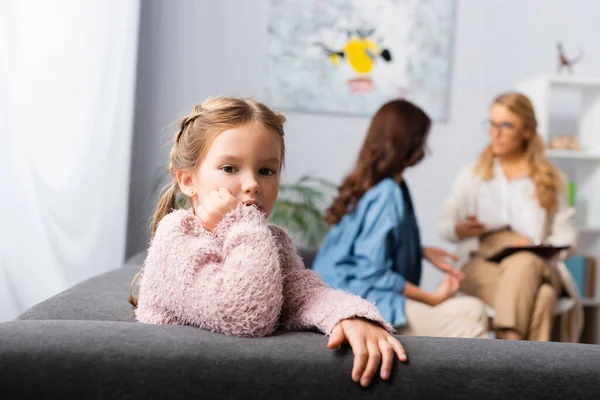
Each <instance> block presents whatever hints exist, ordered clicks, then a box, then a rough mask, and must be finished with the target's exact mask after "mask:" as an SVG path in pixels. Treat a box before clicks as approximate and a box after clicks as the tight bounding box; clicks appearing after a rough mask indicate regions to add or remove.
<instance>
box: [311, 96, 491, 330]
mask: <svg viewBox="0 0 600 400" xmlns="http://www.w3.org/2000/svg"><path fill="white" fill-rule="evenodd" d="M430 125H431V121H430V119H429V117H428V116H427V114H425V112H424V111H423V110H421V109H420V108H419V107H417V106H416V105H414V104H412V103H410V102H408V101H405V100H394V101H391V102H389V103H387V104H385V105H383V106H382V107H381V108H380V109H379V111H377V113H376V114H375V116H374V117H373V120H372V121H371V126H370V127H369V130H368V132H367V136H366V138H365V141H364V144H363V146H362V149H361V150H360V153H359V155H358V161H357V162H356V166H355V167H354V170H353V171H352V172H351V173H350V175H348V177H347V178H346V179H345V180H344V182H343V183H342V185H341V186H340V189H339V194H338V196H337V197H336V199H335V200H334V201H333V203H332V205H331V207H330V208H329V210H327V215H326V217H327V222H328V223H330V224H332V225H334V226H333V228H332V229H331V230H330V231H329V234H328V235H327V237H326V238H325V241H324V243H323V245H322V246H321V248H320V250H319V254H318V255H317V258H316V259H315V262H314V264H313V269H314V270H315V271H316V272H318V273H319V274H321V275H322V276H323V278H324V280H325V282H327V283H328V284H330V285H331V286H333V287H336V288H338V289H342V290H347V291H349V292H351V293H355V294H357V295H359V296H361V297H363V298H365V299H367V300H369V301H372V302H374V303H375V304H377V307H378V308H379V311H380V312H381V314H382V315H383V317H384V318H385V319H386V320H387V321H388V322H390V323H391V324H392V325H394V326H395V327H398V328H399V329H401V333H402V334H405V335H418V336H452V337H469V338H473V337H479V338H485V337H487V325H488V323H487V319H488V318H487V315H486V313H485V305H484V304H483V303H482V302H481V301H479V300H477V299H476V298H473V297H466V296H464V297H453V296H454V294H455V293H456V291H457V290H458V287H459V281H460V280H461V279H463V278H464V275H463V274H462V273H461V272H460V271H458V270H456V269H454V268H453V267H452V265H450V264H449V263H448V262H447V261H446V258H453V255H452V254H448V253H446V252H445V251H443V250H441V249H436V248H431V247H423V248H422V247H421V238H420V234H419V226H418V224H417V219H416V215H415V210H414V207H413V203H412V200H411V196H410V191H409V190H408V185H407V184H406V181H405V180H404V173H405V171H406V169H407V168H410V167H412V166H414V165H416V164H418V163H419V162H420V161H421V160H422V159H423V157H424V155H425V146H426V142H427V135H428V133H429V127H430ZM422 258H426V259H427V260H428V261H430V262H431V263H432V264H433V265H434V266H436V267H438V268H439V269H440V270H442V271H444V272H446V273H447V275H446V279H445V280H444V281H443V282H442V284H441V285H440V286H439V288H438V289H437V290H436V291H435V292H432V293H430V292H426V291H423V290H421V289H420V288H419V280H420V279H421V259H422Z"/></svg>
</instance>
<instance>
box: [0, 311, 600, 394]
mask: <svg viewBox="0 0 600 400" xmlns="http://www.w3.org/2000/svg"><path fill="white" fill-rule="evenodd" d="M401 340H402V342H403V343H404V346H405V347H406V350H407V353H408V356H409V359H410V362H409V363H408V364H401V363H399V362H396V363H395V366H394V370H393V374H392V379H391V380H390V381H389V382H382V381H380V380H379V379H376V380H375V382H374V383H373V385H372V386H371V387H369V388H367V389H363V388H361V387H360V386H358V385H357V384H355V383H354V382H352V380H351V378H350V373H351V369H352V360H353V357H352V353H351V351H349V350H348V349H342V350H336V351H332V350H327V349H326V342H327V339H326V338H325V336H323V335H321V334H316V333H308V332H285V333H279V334H276V335H274V336H271V337H266V338H256V339H248V338H237V337H232V336H226V335H221V334H215V333H211V332H206V331H202V330H199V329H197V328H193V327H189V326H175V325H146V324H141V323H128V322H108V321H64V320H63V321H52V320H44V321H12V322H5V323H1V324H0V388H2V398H3V399H4V400H8V399H23V398H44V399H61V400H62V399H71V398H85V399H112V398H127V399H143V400H150V399H187V398H209V399H213V398H214V399H247V398H264V399H271V398H282V399H297V398H310V399H332V398H334V399H348V400H350V399H363V398H373V399H375V398H377V399H381V400H383V399H394V400H398V399H403V400H410V399H423V398H431V399H437V398H445V399H458V398H460V399H467V398H472V399H483V398H485V399H506V398H516V399H536V398H544V399H559V398H573V399H575V398H576V399H593V398H594V399H595V398H597V397H596V396H597V390H598V385H599V383H600V372H599V371H600V347H599V346H592V345H573V344H560V343H534V342H508V341H492V340H477V339H470V340H469V339H441V338H419V337H403V338H401Z"/></svg>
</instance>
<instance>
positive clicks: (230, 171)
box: [221, 165, 237, 174]
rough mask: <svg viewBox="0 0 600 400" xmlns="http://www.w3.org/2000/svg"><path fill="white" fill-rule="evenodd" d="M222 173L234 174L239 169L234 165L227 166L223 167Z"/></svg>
mask: <svg viewBox="0 0 600 400" xmlns="http://www.w3.org/2000/svg"><path fill="white" fill-rule="evenodd" d="M221 171H223V172H225V173H226V174H233V173H234V172H236V171H237V168H235V167H234V166H233V165H225V166H224V167H221Z"/></svg>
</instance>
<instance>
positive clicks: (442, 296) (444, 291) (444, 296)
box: [430, 274, 460, 306]
mask: <svg viewBox="0 0 600 400" xmlns="http://www.w3.org/2000/svg"><path fill="white" fill-rule="evenodd" d="M459 288H460V282H459V280H458V278H457V277H456V276H454V275H452V274H448V275H446V277H445V278H444V280H443V281H442V283H440V286H438V288H437V289H436V291H435V294H434V301H433V304H430V305H432V306H436V305H438V304H440V303H443V302H444V301H446V300H448V299H449V298H450V297H452V296H454V295H455V294H456V292H458V289H459Z"/></svg>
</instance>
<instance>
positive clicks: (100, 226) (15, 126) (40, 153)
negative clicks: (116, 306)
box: [0, 0, 140, 321]
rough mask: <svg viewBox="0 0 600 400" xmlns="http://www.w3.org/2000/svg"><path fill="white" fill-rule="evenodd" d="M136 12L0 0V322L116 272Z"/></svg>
mask: <svg viewBox="0 0 600 400" xmlns="http://www.w3.org/2000/svg"><path fill="white" fill-rule="evenodd" d="M139 7H140V4H139V1H138V0H126V1H123V0H85V1H81V0H53V1H43V0H39V1H33V0H0V321H2V320H7V319H12V318H14V317H15V316H16V315H18V314H19V313H20V312H22V311H24V310H25V309H27V308H29V307H31V306H33V305H34V304H36V303H38V302H40V301H42V300H44V299H46V298H48V297H50V296H52V295H54V294H56V293H58V292H60V291H62V290H64V289H66V288H67V287H69V286H72V285H74V284H76V283H78V282H80V281H82V280H84V279H86V278H89V277H91V276H94V275H98V274H100V273H102V272H105V271H108V270H111V269H115V268H117V267H119V266H120V265H122V261H123V258H124V249H125V234H126V225H125V224H126V219H127V218H126V217H127V199H128V188H129V164H130V152H131V138H132V130H133V109H134V108H133V102H134V92H135V71H136V55H137V40H138V20H139ZM123 296H124V297H125V296H126V293H124V294H123Z"/></svg>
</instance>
